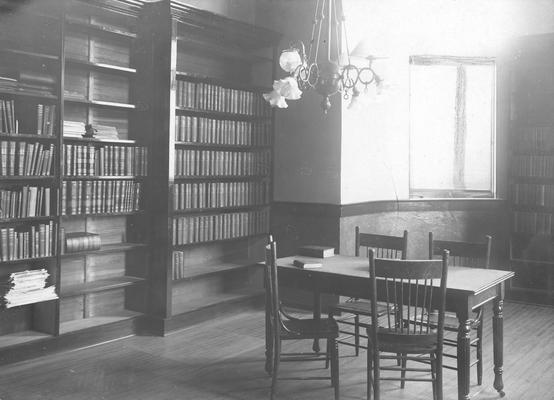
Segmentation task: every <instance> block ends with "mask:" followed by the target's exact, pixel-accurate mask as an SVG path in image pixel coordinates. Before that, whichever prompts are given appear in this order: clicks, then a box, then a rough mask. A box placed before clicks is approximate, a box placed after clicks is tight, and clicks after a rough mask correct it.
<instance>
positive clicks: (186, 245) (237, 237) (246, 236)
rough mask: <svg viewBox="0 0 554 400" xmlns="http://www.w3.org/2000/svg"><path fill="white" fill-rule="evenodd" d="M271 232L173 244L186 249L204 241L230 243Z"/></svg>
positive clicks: (180, 248)
mask: <svg viewBox="0 0 554 400" xmlns="http://www.w3.org/2000/svg"><path fill="white" fill-rule="evenodd" d="M268 233H269V232H263V233H257V234H255V235H245V236H236V237H233V238H229V239H217V240H200V241H196V242H192V243H186V244H177V245H174V246H172V248H173V250H184V249H187V248H188V247H191V246H195V245H198V244H202V243H229V242H235V241H237V240H244V239H252V238H260V237H261V238H263V237H265V236H266V235H267V234H268Z"/></svg>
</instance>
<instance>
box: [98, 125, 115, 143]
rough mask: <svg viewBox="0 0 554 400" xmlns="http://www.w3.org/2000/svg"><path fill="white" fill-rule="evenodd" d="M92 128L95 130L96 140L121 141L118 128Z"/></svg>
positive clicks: (103, 126)
mask: <svg viewBox="0 0 554 400" xmlns="http://www.w3.org/2000/svg"><path fill="white" fill-rule="evenodd" d="M92 127H93V128H94V137H95V138H96V139H109V140H117V139H119V134H118V133H117V128H116V127H115V126H108V125H93V126H92Z"/></svg>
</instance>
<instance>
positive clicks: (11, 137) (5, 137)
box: [0, 133, 57, 142]
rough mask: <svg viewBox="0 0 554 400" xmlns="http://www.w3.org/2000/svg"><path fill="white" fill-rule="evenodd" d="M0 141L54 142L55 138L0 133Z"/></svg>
mask: <svg viewBox="0 0 554 400" xmlns="http://www.w3.org/2000/svg"><path fill="white" fill-rule="evenodd" d="M0 140H22V141H32V142H38V141H41V142H55V141H56V140H57V138H56V137H55V136H48V135H32V134H23V133H0Z"/></svg>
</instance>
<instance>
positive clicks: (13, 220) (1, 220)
mask: <svg viewBox="0 0 554 400" xmlns="http://www.w3.org/2000/svg"><path fill="white" fill-rule="evenodd" d="M53 219H56V217H55V216H39V217H22V218H0V224H23V223H31V222H48V221H51V220H53Z"/></svg>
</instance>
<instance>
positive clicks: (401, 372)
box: [400, 353, 407, 389]
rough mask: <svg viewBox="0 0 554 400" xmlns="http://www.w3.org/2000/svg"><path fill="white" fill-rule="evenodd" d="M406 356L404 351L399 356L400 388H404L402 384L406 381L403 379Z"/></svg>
mask: <svg viewBox="0 0 554 400" xmlns="http://www.w3.org/2000/svg"><path fill="white" fill-rule="evenodd" d="M406 356H407V354H406V353H402V354H401V356H400V357H401V364H402V365H401V367H400V368H401V371H400V378H401V379H402V380H401V381H400V388H401V389H404V386H406V381H405V379H406V363H407V360H406Z"/></svg>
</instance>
